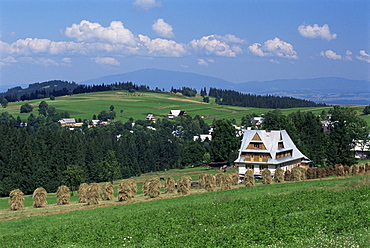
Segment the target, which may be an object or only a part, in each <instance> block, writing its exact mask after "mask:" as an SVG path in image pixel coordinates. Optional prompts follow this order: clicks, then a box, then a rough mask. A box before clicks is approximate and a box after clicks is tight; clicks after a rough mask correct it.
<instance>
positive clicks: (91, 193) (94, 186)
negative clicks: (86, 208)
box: [87, 183, 100, 205]
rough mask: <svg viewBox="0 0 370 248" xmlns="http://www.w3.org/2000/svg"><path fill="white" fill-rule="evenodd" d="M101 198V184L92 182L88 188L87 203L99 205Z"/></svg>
mask: <svg viewBox="0 0 370 248" xmlns="http://www.w3.org/2000/svg"><path fill="white" fill-rule="evenodd" d="M99 199H100V185H99V184H98V183H91V184H90V185H89V187H88V188H87V204H88V205H97V204H99Z"/></svg>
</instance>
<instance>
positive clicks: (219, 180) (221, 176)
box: [215, 173, 224, 187]
mask: <svg viewBox="0 0 370 248" xmlns="http://www.w3.org/2000/svg"><path fill="white" fill-rule="evenodd" d="M223 176H224V174H223V173H217V174H216V176H215V177H216V187H221V181H222V178H223Z"/></svg>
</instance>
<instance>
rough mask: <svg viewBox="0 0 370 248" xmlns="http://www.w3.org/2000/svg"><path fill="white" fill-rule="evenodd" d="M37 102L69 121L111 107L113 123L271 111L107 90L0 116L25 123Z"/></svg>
mask: <svg viewBox="0 0 370 248" xmlns="http://www.w3.org/2000/svg"><path fill="white" fill-rule="evenodd" d="M41 101H46V102H47V103H48V104H49V105H50V106H53V107H55V108H56V109H57V110H58V111H68V112H69V113H70V115H71V117H72V118H76V119H79V118H81V119H82V120H83V119H92V116H93V115H94V114H96V115H98V114H99V113H100V111H102V110H106V111H109V107H110V105H113V106H114V107H115V108H114V111H115V112H116V113H117V117H116V120H120V121H123V122H126V121H127V120H128V119H129V118H130V117H132V118H134V119H135V120H144V119H145V117H146V116H147V114H149V113H150V114H154V115H155V116H156V118H158V117H166V116H167V114H168V113H169V112H170V110H171V109H180V110H185V111H186V112H187V114H188V115H191V116H196V115H199V116H204V119H205V121H206V122H207V123H212V120H213V119H214V118H217V119H222V118H226V119H232V118H235V120H236V122H237V123H240V120H241V118H242V117H243V116H245V115H247V114H251V113H256V114H263V113H266V112H268V111H270V110H271V109H260V108H246V107H234V106H226V105H216V104H214V99H211V103H204V102H202V98H201V97H185V96H182V95H178V94H169V93H154V92H145V93H142V92H136V93H128V92H126V91H109V92H97V93H86V94H79V95H72V96H63V97H57V98H56V100H54V101H51V100H49V99H38V100H31V101H24V102H14V103H9V104H8V107H7V108H1V109H0V113H1V112H9V113H10V114H12V115H13V116H20V117H21V118H22V120H26V119H27V118H28V116H29V113H22V114H20V113H19V112H20V111H19V110H20V107H21V105H22V104H25V103H29V104H31V105H32V106H33V107H34V110H33V113H35V114H38V112H37V109H38V108H37V107H38V105H39V103H40V102H41ZM328 109H330V107H319V108H291V109H283V110H282V113H284V114H289V113H291V112H295V111H297V110H301V111H312V112H314V113H317V114H319V113H320V112H321V111H322V110H326V111H327V110H328ZM359 110H361V108H360V109H359Z"/></svg>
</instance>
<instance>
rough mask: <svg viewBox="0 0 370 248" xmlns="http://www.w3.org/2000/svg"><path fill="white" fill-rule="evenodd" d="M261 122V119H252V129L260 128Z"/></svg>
mask: <svg viewBox="0 0 370 248" xmlns="http://www.w3.org/2000/svg"><path fill="white" fill-rule="evenodd" d="M263 121H264V118H263V117H253V120H252V121H251V124H252V127H255V128H260V127H261V125H262V123H263Z"/></svg>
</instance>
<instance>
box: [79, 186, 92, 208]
mask: <svg viewBox="0 0 370 248" xmlns="http://www.w3.org/2000/svg"><path fill="white" fill-rule="evenodd" d="M88 187H89V185H88V184H87V183H81V184H80V187H79V188H78V203H87V189H88Z"/></svg>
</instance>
